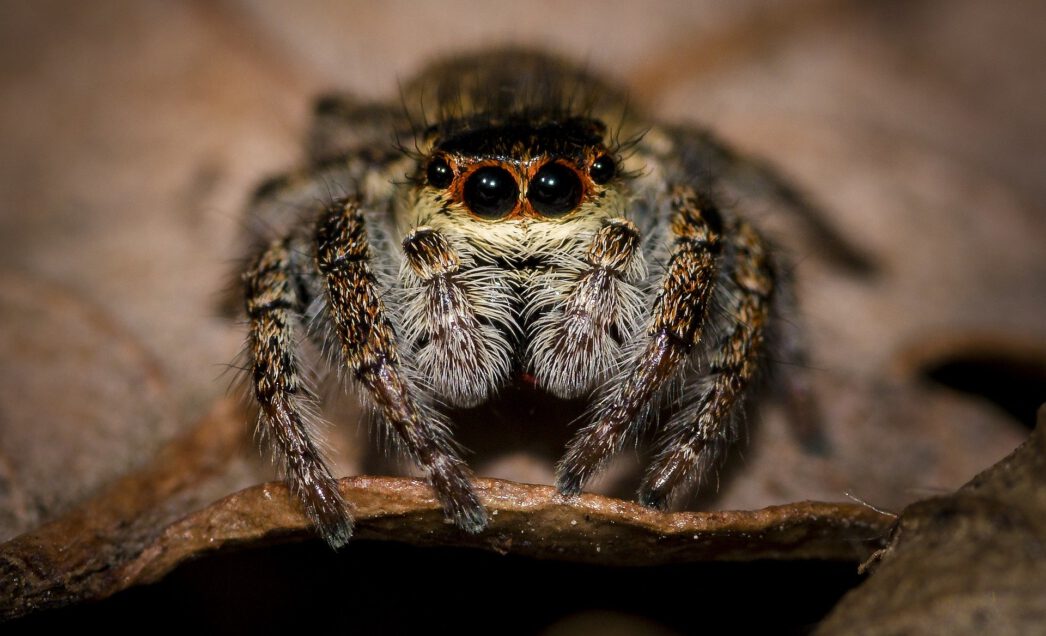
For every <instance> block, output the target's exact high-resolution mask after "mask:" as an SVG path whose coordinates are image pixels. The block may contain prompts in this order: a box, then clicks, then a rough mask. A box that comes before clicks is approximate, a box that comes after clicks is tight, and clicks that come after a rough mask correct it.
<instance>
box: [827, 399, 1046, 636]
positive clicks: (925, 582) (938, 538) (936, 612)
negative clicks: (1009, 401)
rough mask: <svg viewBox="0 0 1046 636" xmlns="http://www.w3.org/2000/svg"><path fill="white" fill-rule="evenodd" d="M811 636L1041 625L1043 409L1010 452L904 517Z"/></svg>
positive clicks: (1017, 630) (1045, 614)
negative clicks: (866, 574)
mask: <svg viewBox="0 0 1046 636" xmlns="http://www.w3.org/2000/svg"><path fill="white" fill-rule="evenodd" d="M880 558H881V562H880V563H879V564H878V565H877V566H876V569H875V574H874V575H873V576H872V577H871V578H870V579H869V580H868V582H867V583H865V584H864V585H862V586H861V587H859V588H858V589H856V590H854V591H853V592H851V593H850V594H848V595H847V596H846V597H844V598H843V600H842V601H841V602H840V603H839V605H838V606H837V607H836V609H835V610H833V612H832V614H831V615H830V616H829V617H828V619H826V620H825V622H824V623H823V624H822V625H821V627H820V629H819V630H818V632H817V633H818V634H971V635H972V634H1032V633H1039V632H1041V631H1042V629H1043V625H1046V408H1043V409H1041V410H1040V411H1039V426H1038V428H1036V429H1035V432H1034V433H1033V434H1032V436H1031V438H1030V439H1029V440H1028V441H1027V442H1025V443H1024V444H1022V445H1021V447H1020V448H1018V449H1017V450H1015V451H1014V452H1013V454H1011V455H1010V456H1009V457H1007V458H1006V459H1004V460H1003V461H1001V462H999V463H998V464H996V465H995V466H993V467H991V468H990V469H988V470H986V471H984V472H983V473H981V474H980V475H978V476H977V477H976V478H975V479H974V480H973V481H971V482H970V483H968V484H967V485H965V486H963V487H962V488H960V489H959V490H958V491H957V492H955V493H954V494H951V495H948V496H944V497H933V498H931V499H926V500H923V501H919V502H917V503H914V504H912V505H911V506H909V507H908V508H907V509H905V511H904V513H903V514H902V515H901V518H900V520H899V521H898V524H897V527H896V528H895V529H894V531H893V535H892V539H891V541H890V545H889V546H888V547H887V548H885V549H884V550H883V551H882V553H881V555H880Z"/></svg>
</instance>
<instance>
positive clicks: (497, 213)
mask: <svg viewBox="0 0 1046 636" xmlns="http://www.w3.org/2000/svg"><path fill="white" fill-rule="evenodd" d="M463 194H464V195H465V205H467V206H469V209H470V210H472V212H473V214H476V215H478V216H482V217H486V218H488V219H496V218H498V217H502V216H505V215H506V214H508V213H509V212H511V211H512V209H513V208H514V207H516V200H517V199H518V198H519V186H518V185H516V180H515V179H514V178H513V177H512V175H511V174H509V172H508V170H505V169H504V168H499V167H497V166H487V167H486V168H480V169H479V170H477V171H475V172H473V173H472V176H470V177H469V178H468V181H466V182H465V188H464V192H463Z"/></svg>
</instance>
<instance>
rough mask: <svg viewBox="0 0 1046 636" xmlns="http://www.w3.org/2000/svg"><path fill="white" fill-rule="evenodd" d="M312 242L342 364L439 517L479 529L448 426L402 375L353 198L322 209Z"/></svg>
mask: <svg viewBox="0 0 1046 636" xmlns="http://www.w3.org/2000/svg"><path fill="white" fill-rule="evenodd" d="M316 245H317V253H316V259H317V265H318V267H319V271H320V273H321V274H322V276H323V278H324V284H325V287H326V292H327V302H328V307H329V311H330V317H331V321H332V324H333V325H334V330H335V332H336V333H337V336H338V340H339V342H340V344H341V347H340V351H341V357H342V360H343V363H344V364H345V366H346V367H347V369H348V370H349V371H350V372H351V373H352V374H353V376H354V377H355V379H356V381H357V382H358V383H359V384H360V386H361V387H362V388H363V391H364V393H365V396H366V397H367V398H368V399H369V400H370V402H371V403H372V404H373V405H374V406H375V407H376V409H377V411H378V412H379V414H380V415H381V417H382V418H383V419H384V420H385V422H386V423H387V424H388V425H389V426H390V427H391V429H392V431H393V432H394V434H395V437H396V439H397V440H398V441H399V442H400V444H402V448H403V450H404V451H405V452H406V454H407V455H408V456H409V457H410V458H411V460H413V461H414V462H415V463H416V464H417V465H418V466H420V467H421V468H422V469H424V470H425V472H426V473H427V474H428V478H429V481H430V482H431V483H432V486H433V488H434V489H435V491H436V497H437V498H438V499H439V501H440V503H441V504H442V506H443V510H444V512H445V514H446V516H447V517H448V518H449V519H450V520H451V521H453V522H454V524H455V525H457V526H458V527H460V528H462V529H464V530H465V531H467V532H479V531H480V530H482V529H483V528H484V527H485V526H486V524H487V514H486V511H485V510H484V509H483V505H482V504H481V503H480V501H479V498H478V497H477V496H476V493H475V492H474V491H473V489H472V482H471V475H470V473H469V470H468V468H467V467H466V466H465V463H464V462H463V461H462V460H461V459H460V458H459V457H458V454H457V451H456V450H455V448H454V443H453V441H452V440H451V437H450V431H449V427H448V425H447V423H446V422H445V421H443V420H442V419H441V418H440V417H439V416H438V415H437V414H436V413H435V412H434V411H433V410H432V409H430V408H428V407H427V406H426V405H425V404H424V403H423V402H422V401H421V400H420V399H419V396H418V392H417V389H416V388H415V387H414V385H413V383H412V382H411V381H410V378H409V377H408V376H407V375H406V374H405V373H404V369H403V365H402V364H401V362H400V357H399V352H398V345H397V340H396V334H395V332H394V330H393V327H392V323H391V322H390V321H389V318H388V314H387V311H386V309H385V305H384V303H383V302H382V300H381V298H380V296H379V294H378V290H377V286H376V281H375V277H374V274H373V272H372V271H371V254H370V247H369V244H368V242H367V233H366V228H365V224H364V218H363V214H362V213H361V212H360V209H359V206H358V205H357V203H355V202H353V201H343V202H338V203H335V204H334V205H332V206H331V207H330V208H329V209H328V210H327V212H326V213H325V214H324V215H323V216H322V217H321V219H320V222H319V225H318V227H317V231H316Z"/></svg>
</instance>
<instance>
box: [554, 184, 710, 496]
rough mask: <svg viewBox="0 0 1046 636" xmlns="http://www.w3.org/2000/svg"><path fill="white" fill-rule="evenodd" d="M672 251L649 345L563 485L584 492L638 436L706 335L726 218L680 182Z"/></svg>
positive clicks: (565, 472)
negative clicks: (631, 440) (722, 224)
mask: <svg viewBox="0 0 1046 636" xmlns="http://www.w3.org/2000/svg"><path fill="white" fill-rule="evenodd" d="M671 208H672V213H671V221H670V223H671V236H672V239H673V244H672V248H671V255H670V257H669V261H668V264H667V268H666V271H665V274H664V275H663V278H662V282H661V285H660V289H659V291H658V295H657V299H656V300H655V302H654V308H653V313H652V320H651V323H650V326H649V328H648V329H647V333H646V335H645V341H644V343H643V345H642V346H641V347H640V348H639V349H638V351H637V352H636V354H635V357H634V359H633V360H631V361H628V363H627V364H625V365H624V366H623V368H622V373H621V374H620V376H619V377H617V378H615V379H614V380H613V381H612V382H610V383H609V384H608V385H607V388H606V389H605V393H604V395H603V396H602V397H601V398H600V401H599V403H598V405H597V406H596V410H595V417H594V418H593V421H592V422H591V423H590V424H588V425H587V426H585V427H584V428H583V429H581V431H580V432H579V433H578V435H577V436H576V437H575V438H574V440H573V441H572V442H571V443H570V446H569V447H568V449H567V453H566V455H565V456H564V457H563V459H562V460H561V461H560V463H559V466H558V470H557V479H556V485H557V487H558V488H559V490H560V491H561V492H563V493H565V494H577V493H579V492H580V491H581V488H582V487H583V486H584V484H585V482H586V481H587V480H588V479H589V478H590V477H591V476H592V475H593V474H594V473H595V472H597V471H598V470H599V469H600V468H601V467H602V465H603V464H604V463H605V462H606V460H607V459H608V458H609V457H610V456H611V455H612V454H614V453H617V452H618V451H620V450H621V448H622V447H623V446H624V444H625V443H626V442H627V440H628V439H630V438H632V437H633V436H634V435H635V434H637V433H638V432H639V430H640V428H641V427H642V426H643V425H644V424H645V422H646V420H647V419H648V416H649V413H650V411H651V410H652V409H653V408H654V407H655V406H656V402H657V399H656V398H657V397H658V395H659V393H660V392H661V391H662V389H663V388H665V387H666V386H667V385H668V384H669V383H670V382H671V381H672V380H673V379H675V378H676V377H677V376H678V374H679V373H680V371H681V370H682V369H683V368H684V363H685V362H686V361H687V359H688V357H689V356H690V353H691V350H692V349H693V347H695V346H696V345H697V344H698V343H699V342H700V340H701V336H702V327H703V325H704V323H705V317H706V315H707V313H708V306H709V301H710V299H711V297H712V294H713V292H714V291H715V280H716V275H717V272H718V267H719V259H718V254H719V251H720V232H719V230H720V228H719V226H720V220H719V214H718V211H717V210H716V209H715V207H714V205H713V204H712V203H711V202H710V201H706V200H705V199H703V198H701V197H699V196H698V195H697V194H696V193H695V192H694V191H693V189H691V188H687V187H679V188H677V189H676V190H675V191H674V192H673V195H672V201H671Z"/></svg>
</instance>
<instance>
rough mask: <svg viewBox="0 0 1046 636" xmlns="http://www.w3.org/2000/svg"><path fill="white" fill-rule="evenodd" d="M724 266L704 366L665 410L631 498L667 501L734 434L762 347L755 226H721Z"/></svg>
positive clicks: (761, 270)
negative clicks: (678, 404)
mask: <svg viewBox="0 0 1046 636" xmlns="http://www.w3.org/2000/svg"><path fill="white" fill-rule="evenodd" d="M726 237H727V238H726V239H725V241H726V243H727V246H728V250H727V253H728V254H729V260H730V263H729V266H728V268H727V276H726V280H725V281H724V285H726V286H727V293H725V294H723V297H724V298H725V299H726V300H725V301H724V305H725V306H724V308H723V309H724V311H723V312H722V313H721V314H720V315H718V316H716V318H715V322H716V323H717V327H718V328H717V329H715V333H716V334H718V335H719V338H718V342H716V344H715V347H714V349H713V351H712V353H711V356H710V359H709V364H708V370H707V374H706V375H705V377H703V378H702V379H701V380H700V381H699V382H698V383H696V384H695V386H694V387H693V388H694V389H696V390H694V391H687V392H686V393H684V403H685V404H686V406H685V407H684V408H682V409H681V410H680V411H679V412H678V413H676V414H675V415H673V416H672V419H670V420H669V422H668V424H667V425H666V426H665V430H664V432H663V433H662V435H661V439H660V440H659V442H658V451H657V453H656V455H655V457H654V461H653V463H652V464H651V466H650V468H649V469H648V470H647V474H646V477H645V479H644V480H643V484H642V486H641V487H640V489H639V501H640V502H641V503H643V504H644V505H647V506H651V507H654V508H662V509H663V508H667V506H668V502H669V501H670V500H671V497H672V494H673V493H674V492H675V491H676V490H678V489H679V487H680V486H681V485H682V484H684V483H686V482H687V481H688V480H691V479H694V480H697V481H698V482H700V481H702V480H704V479H706V478H708V477H709V476H710V475H712V474H713V473H714V472H715V471H716V469H718V467H719V465H720V464H722V461H723V459H724V457H725V455H726V450H727V449H728V448H729V447H730V445H731V444H732V443H733V442H734V441H735V439H736V436H737V430H736V426H735V422H736V419H737V411H738V407H739V406H740V405H741V403H742V400H743V398H744V397H745V395H746V394H747V392H748V390H749V388H750V386H751V385H752V380H753V378H754V376H755V375H756V372H757V371H758V368H759V362H760V358H761V356H762V354H763V349H764V342H765V337H766V331H767V323H768V322H769V320H770V300H771V298H770V296H771V293H772V292H773V290H774V273H773V269H772V267H771V263H770V259H769V257H768V255H767V251H766V247H765V245H764V244H763V241H762V239H761V238H760V237H759V235H758V234H756V232H755V229H754V228H752V226H751V225H749V224H748V223H746V222H744V221H736V222H734V223H733V224H732V227H730V228H729V229H728V231H727V232H726Z"/></svg>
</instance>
